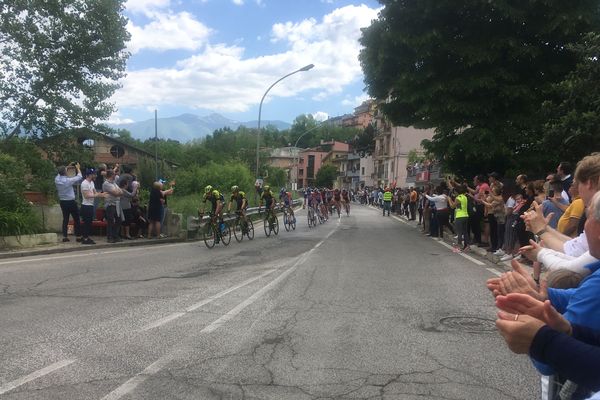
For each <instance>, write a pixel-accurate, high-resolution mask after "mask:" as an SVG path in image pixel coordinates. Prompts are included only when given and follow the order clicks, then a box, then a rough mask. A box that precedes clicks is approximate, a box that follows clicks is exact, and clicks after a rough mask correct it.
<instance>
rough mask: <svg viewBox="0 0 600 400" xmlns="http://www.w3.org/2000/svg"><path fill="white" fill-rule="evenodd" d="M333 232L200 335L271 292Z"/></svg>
mask: <svg viewBox="0 0 600 400" xmlns="http://www.w3.org/2000/svg"><path fill="white" fill-rule="evenodd" d="M339 224H340V223H339V221H338V224H337V225H339ZM336 229H337V226H336ZM334 232H335V229H334V230H332V231H331V232H329V233H328V234H327V235H326V236H325V238H323V239H322V240H321V241H320V242H319V243H317V244H316V245H315V246H314V247H313V248H312V249H310V250H309V251H307V252H306V253H304V254H303V255H302V256H300V257H299V258H298V260H296V262H295V263H294V264H293V265H292V266H291V267H290V268H288V269H287V270H286V271H285V272H283V273H282V274H281V275H279V276H278V277H277V278H275V279H273V280H272V281H271V282H269V283H268V284H267V285H265V286H263V287H262V288H261V289H259V290H258V291H257V292H255V293H254V294H253V295H252V296H250V297H248V298H247V299H246V300H244V301H242V302H241V303H240V304H238V305H237V306H235V307H234V308H232V309H231V310H229V311H228V312H227V313H225V314H224V315H222V316H221V317H220V318H218V319H217V320H216V321H213V322H212V323H211V324H210V325H208V326H207V327H205V328H204V329H202V330H201V331H200V332H201V333H210V332H214V331H215V330H217V329H219V328H220V327H221V326H223V325H224V324H225V323H226V322H227V321H229V320H231V319H233V318H234V317H235V316H236V315H238V314H239V313H240V312H242V311H243V310H244V308H246V307H248V306H249V305H251V304H252V303H254V302H255V301H256V300H257V299H259V298H260V297H261V296H262V295H263V294H265V293H266V292H268V291H269V290H271V289H272V288H273V286H275V285H277V284H278V283H279V282H281V281H282V280H284V279H285V278H286V277H287V276H288V275H289V274H291V273H292V272H294V270H295V269H296V268H297V267H298V265H300V264H302V263H304V262H305V261H306V259H307V258H308V257H309V256H310V255H311V254H312V253H313V252H314V251H315V250H316V249H318V248H319V246H321V245H322V244H323V243H324V242H325V240H327V239H328V238H329V237H330V236H331V235H332V234H333V233H334Z"/></svg>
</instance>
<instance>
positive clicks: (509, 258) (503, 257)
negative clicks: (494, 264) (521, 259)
mask: <svg viewBox="0 0 600 400" xmlns="http://www.w3.org/2000/svg"><path fill="white" fill-rule="evenodd" d="M513 258H514V256H513V255H512V254H505V255H503V256H502V257H501V258H500V261H510V260H512V259H513Z"/></svg>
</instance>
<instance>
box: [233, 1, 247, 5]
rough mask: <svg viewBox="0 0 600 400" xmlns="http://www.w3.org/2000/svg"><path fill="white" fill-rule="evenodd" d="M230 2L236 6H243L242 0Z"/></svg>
mask: <svg viewBox="0 0 600 400" xmlns="http://www.w3.org/2000/svg"><path fill="white" fill-rule="evenodd" d="M232 2H233V4H235V5H236V6H243V5H244V0H233V1H232Z"/></svg>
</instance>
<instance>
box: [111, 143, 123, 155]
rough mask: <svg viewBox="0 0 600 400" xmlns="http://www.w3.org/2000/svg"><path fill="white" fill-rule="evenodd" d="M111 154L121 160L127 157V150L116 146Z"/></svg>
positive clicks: (112, 148)
mask: <svg viewBox="0 0 600 400" xmlns="http://www.w3.org/2000/svg"><path fill="white" fill-rule="evenodd" d="M110 154H112V156H113V157H114V158H121V157H123V156H124V155H125V149H124V148H123V147H121V146H119V145H118V144H116V145H114V146H113V147H111V148H110Z"/></svg>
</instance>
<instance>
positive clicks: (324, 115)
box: [312, 111, 329, 122]
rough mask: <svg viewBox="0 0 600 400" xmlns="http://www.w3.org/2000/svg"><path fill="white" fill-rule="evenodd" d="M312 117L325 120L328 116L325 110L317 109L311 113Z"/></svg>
mask: <svg viewBox="0 0 600 400" xmlns="http://www.w3.org/2000/svg"><path fill="white" fill-rule="evenodd" d="M312 116H313V118H314V119H315V120H317V121H320V122H322V121H325V120H327V119H328V118H329V114H327V113H326V112H325V111H317V112H316V113H313V115H312Z"/></svg>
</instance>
